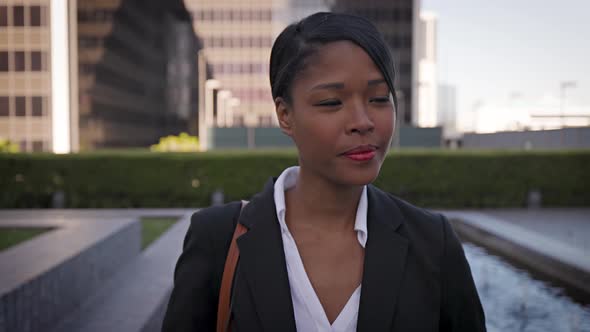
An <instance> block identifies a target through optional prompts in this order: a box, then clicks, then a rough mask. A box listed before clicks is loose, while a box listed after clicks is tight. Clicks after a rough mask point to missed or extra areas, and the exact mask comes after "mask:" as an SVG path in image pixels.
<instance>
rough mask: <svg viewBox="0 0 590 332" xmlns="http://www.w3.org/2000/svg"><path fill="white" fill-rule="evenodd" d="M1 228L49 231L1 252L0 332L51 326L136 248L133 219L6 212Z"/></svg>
mask: <svg viewBox="0 0 590 332" xmlns="http://www.w3.org/2000/svg"><path fill="white" fill-rule="evenodd" d="M23 215H24V217H23ZM0 227H41V228H52V230H50V231H48V232H46V233H43V234H41V235H39V236H37V237H35V238H33V239H31V240H29V241H25V242H23V243H20V244H18V245H16V246H14V247H12V248H8V249H6V250H4V251H2V252H0V271H1V272H0V332H12V331H23V332H26V331H44V330H47V329H49V328H51V327H53V326H55V324H57V323H58V322H59V321H60V320H61V319H63V317H65V316H67V315H69V314H70V313H71V312H72V311H73V310H75V309H76V308H77V307H78V306H79V305H81V304H82V303H83V302H84V301H85V300H86V299H87V298H88V297H89V296H90V295H91V294H92V293H93V292H94V291H95V290H96V289H98V288H99V287H100V286H101V285H102V284H103V283H104V282H105V281H106V280H108V279H109V278H110V277H111V276H112V275H113V274H114V273H115V272H116V271H118V270H119V269H120V268H122V267H123V266H126V265H127V264H128V263H130V262H131V261H132V259H133V258H135V257H136V256H137V255H138V254H139V253H140V250H141V225H140V223H139V221H138V220H137V218H118V219H117V218H105V219H101V218H97V217H94V218H89V219H74V218H64V217H60V216H59V214H54V215H52V214H49V215H43V214H41V213H40V214H39V216H37V215H35V213H34V211H26V212H25V213H24V214H23V213H21V214H18V212H7V213H3V214H2V217H1V218H0Z"/></svg>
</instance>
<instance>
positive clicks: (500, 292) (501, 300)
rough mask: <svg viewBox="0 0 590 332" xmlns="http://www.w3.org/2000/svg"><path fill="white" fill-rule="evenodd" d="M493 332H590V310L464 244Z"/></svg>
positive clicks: (491, 256)
mask: <svg viewBox="0 0 590 332" xmlns="http://www.w3.org/2000/svg"><path fill="white" fill-rule="evenodd" d="M463 248H464V249H465V255H466V256H467V259H468V261H469V264H470V265H471V271H472V273H473V278H474V279H475V284H476V286H477V289H478V292H479V296H480V298H481V302H482V305H483V307H484V311H485V314H486V322H487V328H488V331H489V332H511V331H518V332H521V331H522V332H558V331H559V332H561V331H564V332H582V331H584V332H586V331H587V332H590V306H588V305H586V306H584V305H581V304H579V303H576V302H574V301H573V300H572V299H570V298H569V297H567V296H565V295H564V294H563V292H562V290H561V289H559V288H556V287H554V286H552V285H549V284H548V283H546V282H543V281H539V280H536V279H534V278H532V277H531V275H530V274H529V273H527V272H526V271H524V270H522V269H519V268H516V267H514V266H512V265H510V264H509V263H508V262H506V261H505V260H503V259H502V258H499V257H497V256H494V255H492V254H490V253H488V252H486V251H485V250H484V249H483V248H481V247H478V246H475V245H473V244H470V243H464V244H463Z"/></svg>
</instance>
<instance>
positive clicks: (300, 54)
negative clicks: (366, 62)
mask: <svg viewBox="0 0 590 332" xmlns="http://www.w3.org/2000/svg"><path fill="white" fill-rule="evenodd" d="M342 40H347V41H350V42H353V43H355V44H356V45H358V46H359V47H361V48H362V49H363V50H365V52H367V54H368V55H369V57H371V59H373V62H375V65H376V66H377V67H378V68H379V70H380V71H381V73H382V74H383V77H384V78H385V81H386V83H387V85H388V86H389V90H390V91H391V94H392V95H393V101H394V104H395V105H396V106H397V98H396V95H395V89H394V86H393V81H394V78H395V70H394V67H393V58H392V56H391V53H390V52H389V49H388V47H387V45H386V44H385V40H384V39H383V36H382V35H381V34H380V33H379V31H377V28H375V26H374V25H373V24H372V23H371V22H369V21H368V20H367V19H364V18H362V17H359V16H354V15H348V14H337V13H327V12H321V13H315V14H312V15H310V16H308V17H306V18H304V19H302V20H301V21H299V22H296V23H293V24H291V25H289V26H288V27H286V28H285V30H283V31H282V32H281V33H280V34H279V36H278V37H277V39H276V40H275V42H274V45H273V46H272V51H271V54H270V86H271V89H272V98H273V100H275V99H276V98H278V97H282V98H283V99H285V101H286V102H288V103H290V102H291V98H290V97H291V96H290V89H291V84H292V83H293V80H294V78H295V76H296V74H297V73H298V72H300V71H301V70H303V68H304V67H305V64H306V60H307V59H308V58H309V57H310V56H311V55H313V54H314V53H315V52H317V50H318V49H319V47H320V46H322V45H325V44H327V43H330V42H336V41H342ZM396 110H397V107H396Z"/></svg>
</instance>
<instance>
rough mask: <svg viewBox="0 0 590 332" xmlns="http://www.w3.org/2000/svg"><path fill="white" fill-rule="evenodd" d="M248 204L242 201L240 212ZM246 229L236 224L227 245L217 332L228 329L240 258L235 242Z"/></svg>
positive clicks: (220, 291)
mask: <svg viewBox="0 0 590 332" xmlns="http://www.w3.org/2000/svg"><path fill="white" fill-rule="evenodd" d="M246 204H248V202H247V201H242V207H241V209H240V214H242V210H244V207H245V206H246ZM247 231H248V229H247V228H246V226H244V225H242V224H240V222H239V221H238V222H237V223H236V229H235V231H234V235H233V237H232V239H231V243H230V245H229V251H228V252H227V257H226V259H225V266H224V268H223V276H222V277H221V289H220V290H219V304H218V305H217V332H226V331H229V328H230V309H231V308H230V302H231V289H232V282H233V279H234V273H235V272H236V266H237V265H238V258H239V257H240V250H239V249H238V245H237V243H236V240H237V238H238V237H240V236H241V235H242V234H244V233H246V232H247Z"/></svg>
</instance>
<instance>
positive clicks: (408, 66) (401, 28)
mask: <svg viewBox="0 0 590 332" xmlns="http://www.w3.org/2000/svg"><path fill="white" fill-rule="evenodd" d="M330 6H331V9H332V11H335V12H343V13H349V14H355V15H359V16H363V17H365V18H367V19H369V20H370V21H371V22H373V24H375V26H376V27H377V29H378V30H379V31H380V32H381V33H382V34H383V35H384V37H385V41H386V42H387V44H388V45H389V47H390V49H391V50H392V52H393V57H394V61H395V63H394V66H395V68H396V70H397V72H396V74H397V77H396V82H395V86H396V88H397V89H398V91H397V98H398V101H399V105H398V115H399V117H398V118H399V119H400V120H401V121H400V124H402V125H411V124H413V123H414V119H413V118H415V117H416V116H415V113H417V111H416V110H414V109H415V105H414V104H415V102H414V100H416V96H415V94H416V89H415V88H414V86H415V84H414V82H416V81H417V77H416V76H417V68H416V66H415V65H414V58H415V54H414V52H415V45H414V42H413V39H414V36H415V34H416V33H415V29H416V26H415V22H416V21H417V19H418V12H419V2H418V0H363V1H358V0H332V1H331V3H330ZM412 110H414V111H412Z"/></svg>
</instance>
